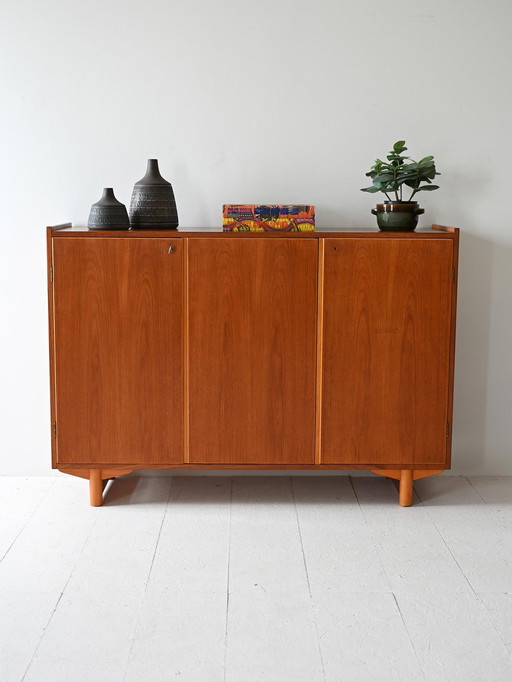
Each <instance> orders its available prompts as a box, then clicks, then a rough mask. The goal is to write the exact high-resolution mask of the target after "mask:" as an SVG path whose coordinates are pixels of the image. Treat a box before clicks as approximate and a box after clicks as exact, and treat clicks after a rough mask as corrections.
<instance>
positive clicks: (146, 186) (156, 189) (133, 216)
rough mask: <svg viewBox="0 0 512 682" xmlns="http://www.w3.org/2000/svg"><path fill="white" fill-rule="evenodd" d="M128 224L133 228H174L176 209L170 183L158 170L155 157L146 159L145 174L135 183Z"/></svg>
mask: <svg viewBox="0 0 512 682" xmlns="http://www.w3.org/2000/svg"><path fill="white" fill-rule="evenodd" d="M130 225H131V226H132V228H134V229H146V230H147V229H159V230H175V229H176V228H177V227H178V211H177V210H176V202H175V200H174V192H173V191H172V185H171V183H170V182H167V180H164V179H163V177H162V176H161V175H160V171H159V170H158V161H157V159H148V169H147V171H146V175H145V176H144V177H143V178H142V180H139V181H138V182H136V183H135V186H134V188H133V194H132V201H131V204H130Z"/></svg>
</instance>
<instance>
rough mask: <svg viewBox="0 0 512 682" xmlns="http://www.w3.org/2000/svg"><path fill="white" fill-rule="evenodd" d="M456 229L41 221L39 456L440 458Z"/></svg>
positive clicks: (91, 473) (377, 464)
mask: <svg viewBox="0 0 512 682" xmlns="http://www.w3.org/2000/svg"><path fill="white" fill-rule="evenodd" d="M457 251H458V231H457V230H453V229H449V228H437V229H432V230H424V231H418V232H416V233H412V234H411V233H409V234H400V233H382V232H378V231H377V230H367V231H358V232H355V231H350V230H339V231H334V230H331V231H322V232H320V231H317V232H315V233H304V234H298V233H295V234H291V233H288V234H270V235H268V234H259V233H250V234H247V233H245V234H241V233H235V234H232V233H231V234H229V233H222V232H207V231H194V232H192V231H190V232H181V231H180V232H176V231H144V233H142V232H134V231H129V232H109V231H107V232H101V233H99V232H89V231H87V230H84V229H79V228H71V227H70V226H62V227H61V228H48V262H49V283H48V286H49V303H50V305H49V310H50V368H51V393H52V424H53V430H52V435H53V438H52V453H53V466H54V467H57V468H59V469H60V470H61V471H65V472H67V473H71V474H75V475H79V476H83V477H84V478H88V479H89V480H90V488H91V503H92V504H94V505H99V504H101V501H102V485H103V483H102V482H103V481H104V480H105V479H107V478H111V477H114V476H116V475H119V474H121V473H126V472H128V471H131V470H133V469H136V468H162V467H170V468H187V467H188V468H197V469H201V468H223V467H225V468H265V469H268V468H292V469H300V468H307V469H319V470H321V469H332V468H367V469H371V470H372V471H375V472H377V473H380V474H383V475H386V476H390V477H392V478H398V479H399V480H400V481H401V484H400V501H401V503H402V504H404V505H408V504H410V503H411V499H412V483H413V480H414V479H415V478H419V477H421V476H425V475H430V474H433V473H438V472H439V471H442V470H444V469H446V468H449V466H450V442H451V412H452V386H453V354H454V338H455V299H456V271H457Z"/></svg>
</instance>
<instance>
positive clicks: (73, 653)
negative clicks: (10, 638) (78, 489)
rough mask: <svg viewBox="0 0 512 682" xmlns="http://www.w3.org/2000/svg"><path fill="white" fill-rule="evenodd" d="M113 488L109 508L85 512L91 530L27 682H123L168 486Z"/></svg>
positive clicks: (149, 482)
mask: <svg viewBox="0 0 512 682" xmlns="http://www.w3.org/2000/svg"><path fill="white" fill-rule="evenodd" d="M116 486H117V492H116V494H115V495H114V496H111V499H110V502H107V504H106V505H105V506H103V507H100V508H91V513H92V514H94V515H95V517H96V519H97V521H98V523H97V524H95V526H94V527H93V529H92V531H91V533H90V535H89V537H88V538H87V542H86V543H85V545H84V547H83V550H82V552H81V555H80V560H79V561H78V562H77V565H76V566H75V567H74V570H73V572H72V575H71V576H70V578H69V581H68V583H67V584H66V587H65V589H64V593H63V595H62V598H61V600H60V602H59V604H58V606H57V609H56V610H55V613H54V614H53V617H52V619H51V621H50V623H49V625H48V627H47V629H46V631H45V633H44V636H43V638H42V639H41V642H40V644H39V647H38V649H37V651H36V652H35V656H34V658H33V660H32V663H31V665H30V667H29V669H28V671H27V674H26V677H25V678H24V679H25V680H26V681H27V682H41V680H52V682H61V681H62V682H68V681H69V680H73V681H74V682H89V680H92V679H94V680H105V682H106V681H107V680H108V682H117V681H119V682H120V681H121V680H122V679H123V675H124V671H125V668H126V663H127V660H128V655H129V652H130V647H131V644H132V639H133V634H134V631H135V626H136V622H137V613H138V609H139V606H140V603H141V601H142V598H143V595H144V590H145V586H146V582H147V579H148V576H149V572H150V568H151V563H152V561H153V556H154V552H155V547H156V544H157V540H158V536H159V533H160V528H161V525H162V520H163V517H164V513H165V508H166V504H167V500H168V496H169V489H170V480H169V479H166V478H142V477H141V478H138V479H124V480H123V479H119V481H116ZM119 500H128V501H129V503H128V504H120V503H119ZM81 504H82V505H83V504H84V502H83V500H81ZM61 542H62V537H61Z"/></svg>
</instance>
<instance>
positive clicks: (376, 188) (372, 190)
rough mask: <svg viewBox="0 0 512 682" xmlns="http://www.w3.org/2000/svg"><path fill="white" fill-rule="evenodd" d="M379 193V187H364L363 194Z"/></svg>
mask: <svg viewBox="0 0 512 682" xmlns="http://www.w3.org/2000/svg"><path fill="white" fill-rule="evenodd" d="M379 191H380V190H379V188H378V187H363V188H362V189H361V192H370V194H374V193H375V192H379Z"/></svg>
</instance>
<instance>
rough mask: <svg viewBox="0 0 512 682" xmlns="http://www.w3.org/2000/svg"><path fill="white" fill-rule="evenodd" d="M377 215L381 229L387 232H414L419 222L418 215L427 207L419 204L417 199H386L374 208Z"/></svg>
mask: <svg viewBox="0 0 512 682" xmlns="http://www.w3.org/2000/svg"><path fill="white" fill-rule="evenodd" d="M372 213H373V215H375V216H377V225H378V226H379V229H380V230H383V231H387V232H413V231H414V230H415V229H416V225H417V224H418V216H420V215H421V214H422V213H425V209H423V208H420V207H419V206H418V202H417V201H385V202H384V203H383V204H377V208H372Z"/></svg>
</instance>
